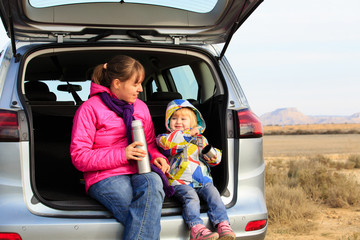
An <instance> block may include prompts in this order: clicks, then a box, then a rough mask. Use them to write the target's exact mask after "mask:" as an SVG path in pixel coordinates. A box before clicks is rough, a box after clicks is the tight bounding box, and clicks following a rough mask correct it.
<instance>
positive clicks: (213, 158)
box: [203, 155, 216, 162]
mask: <svg viewBox="0 0 360 240" xmlns="http://www.w3.org/2000/svg"><path fill="white" fill-rule="evenodd" d="M203 157H204V159H205V160H206V161H207V162H215V161H216V157H212V158H208V157H207V156H205V155H204V156H203Z"/></svg>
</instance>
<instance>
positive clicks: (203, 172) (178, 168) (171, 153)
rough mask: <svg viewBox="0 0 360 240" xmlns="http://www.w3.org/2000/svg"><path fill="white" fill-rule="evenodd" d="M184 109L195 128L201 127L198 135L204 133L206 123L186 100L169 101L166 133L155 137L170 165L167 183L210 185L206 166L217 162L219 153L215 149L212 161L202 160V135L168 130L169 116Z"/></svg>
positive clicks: (203, 140) (206, 143) (206, 142)
mask: <svg viewBox="0 0 360 240" xmlns="http://www.w3.org/2000/svg"><path fill="white" fill-rule="evenodd" d="M183 107H188V108H191V109H192V110H194V112H195V114H196V117H197V125H198V126H200V127H201V128H200V132H201V134H202V133H203V132H204V131H205V126H206V125H205V121H204V119H203V117H202V115H201V113H200V112H199V110H197V109H196V108H195V107H194V106H193V105H192V104H191V103H190V102H189V101H187V100H182V99H176V100H173V101H171V102H170V103H169V104H168V106H167V108H166V116H165V125H166V129H167V130H168V132H167V133H165V134H160V135H158V136H157V138H156V142H157V144H158V146H159V147H160V149H161V150H163V151H162V153H163V154H164V155H165V156H167V157H168V159H169V162H170V171H169V175H168V178H169V184H170V185H172V186H174V185H179V184H186V185H190V186H192V187H194V188H196V187H201V186H202V185H204V184H206V183H208V182H212V177H211V176H210V169H209V166H215V165H218V164H219V163H220V161H221V151H220V150H219V149H216V152H217V157H216V160H215V161H206V160H205V159H204V158H203V157H202V154H201V150H202V149H203V147H205V146H206V145H208V141H207V139H206V138H205V137H204V136H203V135H198V136H195V137H193V136H191V135H190V129H187V130H184V131H180V130H176V131H171V129H170V125H169V124H170V117H171V116H172V114H173V113H174V112H175V111H177V110H179V109H180V108H183ZM201 145H202V146H201Z"/></svg>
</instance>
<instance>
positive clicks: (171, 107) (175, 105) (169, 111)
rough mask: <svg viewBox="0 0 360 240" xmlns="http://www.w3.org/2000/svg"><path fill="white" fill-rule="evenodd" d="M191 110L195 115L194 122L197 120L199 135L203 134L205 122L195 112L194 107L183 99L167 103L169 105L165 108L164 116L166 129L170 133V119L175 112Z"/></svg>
mask: <svg viewBox="0 0 360 240" xmlns="http://www.w3.org/2000/svg"><path fill="white" fill-rule="evenodd" d="M184 107H187V108H191V109H192V110H193V111H194V112H195V114H196V120H197V125H198V126H199V127H201V129H200V133H203V132H204V131H205V127H206V124H205V120H204V118H203V117H202V115H201V113H200V112H199V110H197V108H196V107H194V106H193V105H192V104H191V103H190V102H189V101H187V100H184V99H175V100H173V101H171V102H169V104H168V105H167V107H166V115H165V126H166V129H167V130H168V131H169V132H171V129H170V118H171V116H172V115H173V114H174V112H176V111H177V110H179V109H180V108H184Z"/></svg>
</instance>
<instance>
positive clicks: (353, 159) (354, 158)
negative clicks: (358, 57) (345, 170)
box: [348, 155, 360, 168]
mask: <svg viewBox="0 0 360 240" xmlns="http://www.w3.org/2000/svg"><path fill="white" fill-rule="evenodd" d="M348 162H350V163H353V164H354V168H360V155H351V156H350V157H349V159H348Z"/></svg>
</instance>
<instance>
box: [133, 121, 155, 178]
mask: <svg viewBox="0 0 360 240" xmlns="http://www.w3.org/2000/svg"><path fill="white" fill-rule="evenodd" d="M131 127H132V134H133V139H134V141H138V142H141V143H143V144H144V146H136V147H137V148H141V149H143V150H144V151H145V152H146V156H145V157H143V158H142V160H141V161H137V165H138V169H139V173H140V174H142V173H148V172H151V167H150V159H149V153H148V149H147V143H146V138H145V133H144V129H143V126H142V122H141V121H140V120H133V121H132V123H131Z"/></svg>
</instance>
